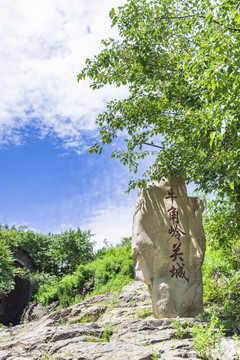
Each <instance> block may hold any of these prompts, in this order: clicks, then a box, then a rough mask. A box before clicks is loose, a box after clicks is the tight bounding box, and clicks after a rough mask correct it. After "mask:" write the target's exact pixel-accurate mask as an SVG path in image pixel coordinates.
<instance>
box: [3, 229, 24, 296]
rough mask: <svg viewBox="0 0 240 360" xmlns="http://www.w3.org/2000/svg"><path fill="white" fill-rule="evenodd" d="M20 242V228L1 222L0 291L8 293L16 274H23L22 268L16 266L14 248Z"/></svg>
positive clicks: (13, 284) (13, 283)
mask: <svg viewBox="0 0 240 360" xmlns="http://www.w3.org/2000/svg"><path fill="white" fill-rule="evenodd" d="M18 242H19V234H18V230H17V229H16V228H15V227H12V228H9V227H8V226H7V225H5V226H3V225H1V224H0V249H1V251H0V293H1V294H7V293H8V292H10V291H11V290H12V289H13V288H14V286H15V281H14V278H15V276H17V275H19V276H23V272H22V271H21V269H20V268H16V267H15V266H14V258H13V252H12V249H13V248H14V247H17V244H18Z"/></svg>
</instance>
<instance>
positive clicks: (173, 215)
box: [168, 206, 179, 224]
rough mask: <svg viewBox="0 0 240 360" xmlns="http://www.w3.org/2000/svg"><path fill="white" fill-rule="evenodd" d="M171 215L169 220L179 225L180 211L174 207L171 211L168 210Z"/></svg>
mask: <svg viewBox="0 0 240 360" xmlns="http://www.w3.org/2000/svg"><path fill="white" fill-rule="evenodd" d="M168 213H169V220H172V221H174V222H175V223H177V224H179V218H178V211H177V208H175V207H174V206H172V207H171V209H168Z"/></svg>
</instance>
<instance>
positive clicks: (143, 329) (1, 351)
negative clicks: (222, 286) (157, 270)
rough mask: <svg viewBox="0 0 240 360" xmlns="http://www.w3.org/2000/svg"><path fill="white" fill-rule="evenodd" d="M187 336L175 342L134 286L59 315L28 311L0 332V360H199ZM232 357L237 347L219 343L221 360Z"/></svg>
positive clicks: (35, 308) (169, 322)
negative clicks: (20, 321)
mask: <svg viewBox="0 0 240 360" xmlns="http://www.w3.org/2000/svg"><path fill="white" fill-rule="evenodd" d="M187 320H188V321H189V322H190V323H194V322H196V320H195V319H187ZM184 321H185V320H184V319H180V320H179V323H184ZM190 334H191V330H190V329H188V330H186V331H185V332H184V336H183V339H182V340H176V339H175V337H176V320H174V319H159V320H158V319H154V317H153V316H152V312H151V300H150V297H149V294H148V292H147V288H146V287H145V285H144V284H142V283H140V282H138V281H136V282H133V283H131V284H130V285H127V286H125V287H124V288H123V291H122V292H120V293H116V294H104V295H97V296H94V297H91V298H88V299H86V300H84V301H83V302H80V303H78V304H76V305H73V306H71V307H67V308H64V309H60V310H59V309H56V310H52V309H51V308H49V309H48V310H46V309H45V308H44V307H43V306H41V305H39V304H36V305H34V304H33V305H30V308H29V309H28V311H26V312H25V316H24V318H23V323H22V324H21V325H18V326H15V327H12V328H11V329H10V328H7V327H3V326H2V327H1V328H0V339H1V340H0V360H33V359H36V360H46V359H51V360H75V359H76V360H77V359H78V360H97V359H98V360H108V359H109V360H110V359H112V360H120V359H121V360H151V359H156V360H157V359H161V360H171V359H174V360H177V359H182V358H189V359H198V357H197V356H196V355H195V352H194V349H193V346H192V339H191V335H190ZM236 352H237V348H236V342H234V341H233V340H232V339H231V338H228V337H224V338H222V339H221V353H222V359H223V360H233V359H237V357H236V356H235V355H236ZM215 358H219V355H217V354H216V356H215Z"/></svg>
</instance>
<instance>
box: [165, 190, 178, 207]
mask: <svg viewBox="0 0 240 360" xmlns="http://www.w3.org/2000/svg"><path fill="white" fill-rule="evenodd" d="M166 199H171V201H172V204H173V199H177V196H174V192H173V189H171V191H169V192H168V196H166Z"/></svg>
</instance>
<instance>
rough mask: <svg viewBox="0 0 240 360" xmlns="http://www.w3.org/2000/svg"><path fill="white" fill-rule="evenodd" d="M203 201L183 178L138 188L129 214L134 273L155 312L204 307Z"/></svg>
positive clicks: (192, 311)
mask: <svg viewBox="0 0 240 360" xmlns="http://www.w3.org/2000/svg"><path fill="white" fill-rule="evenodd" d="M202 212H203V204H202V201H201V200H199V199H198V198H195V197H189V196H188V195H187V189H186V185H185V183H184V181H183V179H182V178H177V179H174V180H171V181H170V180H168V179H165V180H162V181H161V182H160V183H154V184H151V185H149V186H148V187H147V188H146V189H139V191H138V200H137V204H136V208H135V214H134V219H133V236H132V254H133V259H134V260H135V262H136V267H135V270H136V277H137V279H138V280H141V281H143V282H144V283H145V284H147V285H148V288H149V292H150V295H151V298H152V305H153V313H154V316H155V317H156V318H164V317H176V316H180V317H191V316H195V315H197V314H199V313H201V312H202V310H203V285H202V274H201V267H202V263H203V260H204V253H205V236H204V231H203V226H202Z"/></svg>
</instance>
